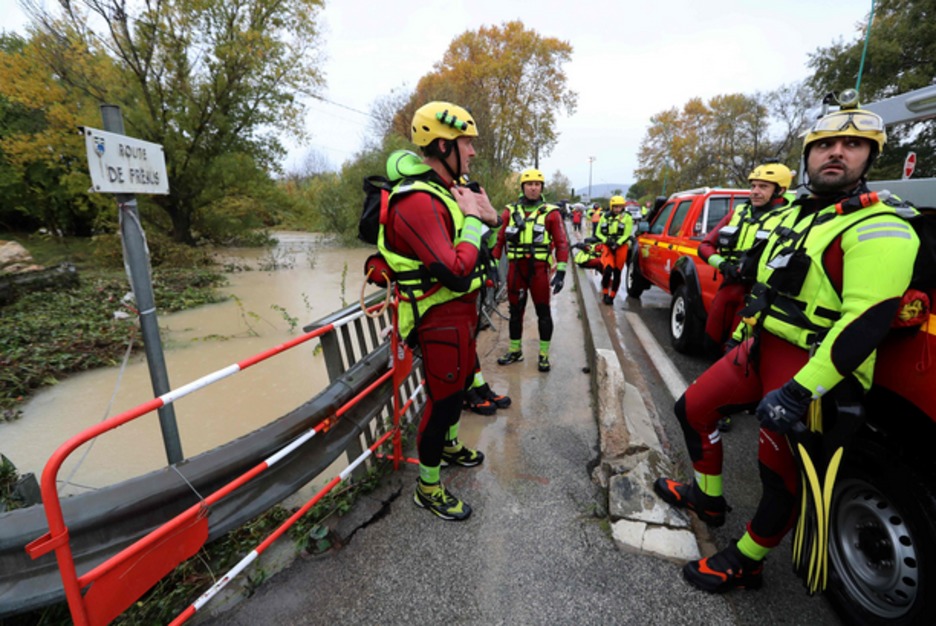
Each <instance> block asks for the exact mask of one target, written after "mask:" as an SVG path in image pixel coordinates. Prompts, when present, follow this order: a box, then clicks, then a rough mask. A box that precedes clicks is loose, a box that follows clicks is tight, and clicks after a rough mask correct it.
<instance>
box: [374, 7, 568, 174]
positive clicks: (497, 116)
mask: <svg viewBox="0 0 936 626" xmlns="http://www.w3.org/2000/svg"><path fill="white" fill-rule="evenodd" d="M571 55H572V46H571V45H570V44H569V43H567V42H564V41H560V40H558V39H555V38H551V37H542V36H541V35H539V34H538V33H536V31H533V30H528V29H526V28H525V27H524V25H523V23H522V22H520V21H512V22H507V23H505V24H503V25H501V26H485V27H482V28H480V29H479V30H478V31H476V32H472V31H468V32H465V33H463V34H461V35H459V36H458V37H456V38H455V39H454V40H453V41H452V43H451V44H450V45H449V48H448V50H447V51H446V52H445V54H444V56H443V58H442V60H441V61H440V62H438V63H436V65H435V66H434V68H433V71H432V72H431V73H429V74H427V75H425V76H423V77H422V78H421V79H420V80H419V83H418V85H417V86H416V90H415V92H414V93H413V95H412V98H411V99H410V101H409V103H408V104H407V106H406V107H404V108H402V109H400V110H399V111H398V112H397V115H396V116H395V118H394V123H393V125H392V130H393V131H395V132H397V133H401V134H404V135H405V136H409V122H410V120H411V119H412V116H413V113H414V112H415V110H416V109H417V108H418V107H419V106H421V105H423V104H425V103H426V102H429V101H432V100H445V101H450V102H455V103H457V104H460V105H462V106H465V107H467V108H469V109H470V110H471V112H472V116H473V117H474V119H475V121H476V122H477V124H478V129H479V132H480V137H479V138H478V140H477V141H476V143H475V145H476V146H477V148H478V154H479V156H478V158H477V160H476V163H477V167H476V168H475V169H476V174H477V175H476V176H475V178H478V179H479V180H484V181H486V183H487V185H488V186H490V185H492V184H493V180H504V178H505V177H506V174H507V173H508V172H511V171H516V170H518V169H521V168H523V167H528V166H529V165H530V164H535V163H537V162H538V160H539V159H540V158H542V157H544V156H546V155H548V154H550V152H551V151H552V150H553V148H554V147H555V145H556V143H557V142H558V139H559V134H558V132H557V131H556V118H557V116H558V115H559V114H560V113H561V112H565V113H567V114H570V115H571V114H572V113H574V112H575V108H576V102H577V98H578V96H577V94H576V93H575V92H573V91H571V90H569V89H568V86H567V84H566V83H567V79H566V74H565V72H564V70H563V65H564V64H565V63H566V62H568V61H569V60H570V59H571ZM481 175H484V176H489V177H493V178H479V176H481Z"/></svg>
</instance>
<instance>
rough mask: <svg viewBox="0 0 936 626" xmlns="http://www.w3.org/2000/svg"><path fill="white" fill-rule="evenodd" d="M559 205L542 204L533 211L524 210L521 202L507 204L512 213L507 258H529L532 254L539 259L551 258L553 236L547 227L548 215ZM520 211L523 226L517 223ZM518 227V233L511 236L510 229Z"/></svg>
mask: <svg viewBox="0 0 936 626" xmlns="http://www.w3.org/2000/svg"><path fill="white" fill-rule="evenodd" d="M558 208H559V207H557V206H555V205H552V204H541V205H539V206H538V207H536V208H535V209H534V210H532V211H529V212H528V211H524V210H523V207H522V206H520V205H519V204H511V205H508V206H507V209H508V211H509V213H510V222H509V223H508V224H507V228H508V235H507V240H506V243H507V259H508V260H511V261H515V260H517V259H528V258H530V257H531V256H532V257H533V258H534V259H536V260H537V261H547V260H549V249H550V246H551V244H552V237H551V236H550V234H549V229H547V228H546V217H547V216H548V215H549V214H550V213H552V212H553V211H556V210H558ZM517 211H520V213H521V214H522V215H523V226H522V227H520V225H519V224H517V220H516V218H515V213H516V212H517ZM511 228H514V229H518V230H517V233H516V235H514V236H513V237H511V236H510V229H511Z"/></svg>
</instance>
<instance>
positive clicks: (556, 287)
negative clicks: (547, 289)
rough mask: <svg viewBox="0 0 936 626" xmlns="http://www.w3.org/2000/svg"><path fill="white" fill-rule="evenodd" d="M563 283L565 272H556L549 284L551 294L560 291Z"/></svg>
mask: <svg viewBox="0 0 936 626" xmlns="http://www.w3.org/2000/svg"><path fill="white" fill-rule="evenodd" d="M564 281H565V270H556V275H555V276H553V279H552V282H551V283H549V284H550V285H552V288H553V294H557V293H559V292H560V291H562V285H563V282H564Z"/></svg>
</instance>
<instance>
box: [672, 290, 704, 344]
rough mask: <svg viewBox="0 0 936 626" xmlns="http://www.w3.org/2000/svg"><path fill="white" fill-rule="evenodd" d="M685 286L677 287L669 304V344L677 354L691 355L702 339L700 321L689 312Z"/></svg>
mask: <svg viewBox="0 0 936 626" xmlns="http://www.w3.org/2000/svg"><path fill="white" fill-rule="evenodd" d="M686 291H687V289H686V286H685V285H679V286H678V287H676V290H675V291H674V292H673V301H672V303H671V304H670V342H671V343H672V344H673V347H674V348H676V351H677V352H682V353H683V354H691V353H692V352H693V351H694V350H695V349H696V348H697V347H698V345H699V342H700V341H701V337H702V331H703V328H702V321H701V320H700V319H699V318H697V317H696V316H695V315H693V314H692V311H690V310H689V302H688V300H686Z"/></svg>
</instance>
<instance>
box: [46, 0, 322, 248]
mask: <svg viewBox="0 0 936 626" xmlns="http://www.w3.org/2000/svg"><path fill="white" fill-rule="evenodd" d="M321 6H322V0H291V1H290V2H284V1H283V0H241V1H239V2H229V1H227V0H177V1H175V2H156V3H151V2H147V3H144V4H143V5H141V6H139V7H138V6H137V4H136V3H129V2H127V0H76V1H73V2H64V3H62V5H61V7H62V9H61V11H60V12H59V14H58V15H57V16H53V15H51V14H49V13H46V12H45V11H44V10H43V9H42V8H40V7H39V5H38V4H37V3H36V2H34V1H33V0H29V2H28V7H29V12H30V13H31V15H32V16H33V20H34V24H35V29H36V35H35V38H36V40H37V53H38V59H39V60H40V61H41V65H40V67H41V68H42V70H43V71H44V72H46V73H48V74H51V75H54V76H56V77H58V78H59V80H61V81H62V82H63V83H65V84H68V85H70V86H72V87H73V88H74V89H77V90H80V91H82V92H84V93H86V94H88V95H89V96H91V97H93V98H94V99H96V100H97V101H98V102H109V103H115V104H119V105H120V106H121V108H122V110H123V115H124V119H125V125H126V129H127V134H129V135H133V136H136V137H139V138H141V139H145V140H148V141H152V142H155V143H159V144H162V145H163V146H164V148H165V150H166V164H167V168H168V173H169V180H170V190H171V193H170V194H169V195H168V196H159V197H154V198H153V200H152V201H153V202H154V203H155V204H156V205H158V206H159V208H160V209H161V210H162V211H164V212H165V213H166V215H167V216H168V218H169V220H170V221H171V229H172V235H173V238H174V239H176V240H177V241H182V242H188V243H191V242H193V241H194V237H193V228H195V227H196V226H198V225H199V220H200V218H201V215H200V214H201V213H203V212H205V211H211V210H212V209H218V208H219V207H222V206H223V205H224V204H225V203H224V202H220V203H219V196H218V191H219V190H216V189H208V188H206V182H208V181H215V182H220V181H222V180H223V181H224V182H225V184H229V185H233V188H229V189H228V190H227V191H228V192H230V193H231V195H232V196H236V197H240V198H254V199H257V200H259V199H260V198H261V197H263V196H264V195H265V194H267V193H268V192H269V187H270V186H272V181H271V180H270V178H269V176H268V175H267V173H268V172H272V171H275V170H276V168H277V167H278V166H277V160H278V158H279V157H281V156H282V155H283V154H284V150H283V147H282V145H281V144H280V141H279V139H278V134H279V133H286V134H292V135H295V136H301V135H302V131H301V128H302V124H301V120H302V114H303V112H304V106H303V104H302V102H301V100H299V99H298V98H297V96H298V95H300V94H303V93H309V92H311V91H312V90H313V89H314V88H315V87H317V86H319V85H320V84H321V82H322V79H321V76H320V74H319V71H318V69H317V63H318V54H317V45H318V30H317V24H316V18H317V15H318V11H319V9H320V8H321ZM134 8H137V9H138V10H136V11H135V12H134V10H133V9H134ZM76 52H77V53H78V55H77V57H76V54H75V53H76ZM100 53H104V54H106V55H107V56H109V57H110V58H112V59H113V60H114V62H115V68H116V74H115V73H113V72H111V73H108V74H106V75H100V74H99V73H96V72H93V71H90V70H91V69H92V68H91V66H90V65H88V64H86V63H78V62H76V58H78V59H81V58H86V57H88V56H91V57H94V55H97V54H100ZM222 163H223V165H221V164H222ZM219 167H224V168H226V171H225V172H221V171H219ZM248 215H249V212H245V213H244V216H245V217H246V216H248ZM205 223H206V222H205V221H204V220H202V222H201V224H205Z"/></svg>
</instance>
